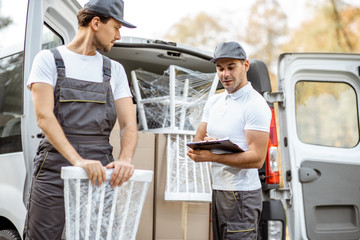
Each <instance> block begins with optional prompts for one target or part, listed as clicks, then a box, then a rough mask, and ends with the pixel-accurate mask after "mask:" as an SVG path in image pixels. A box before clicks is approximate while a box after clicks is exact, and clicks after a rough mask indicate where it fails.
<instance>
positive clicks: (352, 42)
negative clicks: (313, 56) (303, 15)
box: [283, 0, 360, 52]
mask: <svg viewBox="0 0 360 240" xmlns="http://www.w3.org/2000/svg"><path fill="white" fill-rule="evenodd" d="M314 7H315V6H314ZM315 12H316V15H315V16H314V18H312V19H310V20H309V21H306V22H304V23H303V24H302V25H301V26H300V27H299V28H298V29H297V30H296V31H294V32H293V33H292V34H291V37H290V40H289V42H288V43H287V44H285V45H284V46H283V51H284V52H289V51H291V52H293V51H296V52H298V51H302V52H360V41H359V38H360V8H359V6H358V7H356V6H351V5H349V4H345V3H343V2H341V1H339V0H326V1H325V2H324V4H322V5H321V6H320V7H319V8H318V11H315Z"/></svg>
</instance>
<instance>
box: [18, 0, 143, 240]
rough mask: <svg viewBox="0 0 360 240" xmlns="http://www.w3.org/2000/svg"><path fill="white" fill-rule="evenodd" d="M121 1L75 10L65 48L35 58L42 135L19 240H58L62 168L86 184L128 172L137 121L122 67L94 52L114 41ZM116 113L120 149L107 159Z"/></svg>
mask: <svg viewBox="0 0 360 240" xmlns="http://www.w3.org/2000/svg"><path fill="white" fill-rule="evenodd" d="M123 9H124V3H123V1H122V0H90V2H89V3H87V4H86V5H85V7H84V9H82V10H80V11H79V13H78V22H79V29H78V32H77V34H76V36H75V38H74V39H73V40H72V41H71V42H70V43H69V44H68V45H66V46H60V47H58V48H56V49H52V50H50V51H49V50H44V51H41V52H40V53H39V54H38V55H37V56H36V57H35V59H34V62H33V67H32V70H31V74H30V77H29V80H28V88H29V89H31V91H32V95H33V102H34V108H35V113H36V117H37V123H38V126H39V127H40V128H41V130H42V132H43V135H44V138H43V139H42V141H41V142H40V145H39V148H38V151H37V154H36V157H35V159H34V173H33V181H32V185H31V190H30V197H29V202H28V205H27V210H28V214H27V217H26V223H25V228H24V239H34V240H42V239H44V240H54V239H61V235H62V232H63V227H64V223H65V213H64V199H63V180H62V179H61V178H60V171H61V167H62V166H68V165H74V166H80V167H83V168H84V169H85V170H86V172H87V174H88V177H89V179H90V180H91V182H92V184H93V185H94V184H98V185H101V184H102V183H104V182H105V181H106V178H105V170H104V167H103V166H106V168H113V169H114V172H113V175H112V177H111V179H110V184H112V186H113V187H115V186H119V185H121V184H122V183H124V182H125V181H127V180H129V178H130V177H131V176H132V174H133V173H134V166H133V165H132V164H131V159H132V157H133V154H134V151H135V147H136V142H137V125H136V118H135V113H134V108H133V103H132V96H131V92H130V89H129V85H128V81H127V77H126V74H125V71H124V68H123V67H122V65H121V64H119V63H118V62H115V61H112V60H110V59H109V58H107V57H105V56H103V55H101V54H100V53H99V52H98V51H97V50H101V51H103V52H109V51H110V49H111V47H112V46H113V45H114V43H115V41H116V40H120V38H121V36H120V32H119V30H120V28H121V27H122V26H125V27H129V28H134V27H135V26H134V25H132V24H130V23H128V22H126V21H124V19H123ZM116 119H118V121H119V124H120V129H121V152H120V156H119V158H118V159H116V160H115V161H114V159H113V156H112V146H111V145H110V144H109V135H110V132H111V130H112V128H113V126H114V124H115V122H116Z"/></svg>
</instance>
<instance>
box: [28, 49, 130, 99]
mask: <svg viewBox="0 0 360 240" xmlns="http://www.w3.org/2000/svg"><path fill="white" fill-rule="evenodd" d="M57 49H58V50H59V52H60V54H61V57H62V58H63V60H64V64H65V72H66V77H69V78H74V79H78V80H86V81H92V82H102V81H103V69H102V67H103V58H102V55H101V54H100V53H98V52H96V54H95V55H93V56H87V55H81V54H77V53H75V52H73V51H71V50H69V49H68V48H67V47H66V46H60V47H58V48H57ZM56 81H57V70H56V65H55V59H54V55H53V54H52V53H51V52H50V50H43V51H40V52H39V53H38V54H37V55H36V57H35V59H34V62H33V65H32V69H31V72H30V76H29V79H28V82H27V87H28V88H29V89H30V88H31V84H33V83H36V82H41V83H48V84H50V85H52V86H53V87H55V85H56ZM110 85H111V88H112V91H113V94H114V99H115V100H117V99H119V98H124V97H132V95H131V92H130V88H129V84H128V79H127V76H126V73H125V70H124V67H123V66H122V65H121V64H120V63H118V62H116V61H113V60H111V79H110Z"/></svg>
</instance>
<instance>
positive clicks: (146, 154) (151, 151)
mask: <svg viewBox="0 0 360 240" xmlns="http://www.w3.org/2000/svg"><path fill="white" fill-rule="evenodd" d="M110 143H111V145H112V146H113V155H114V158H115V159H117V158H118V156H119V154H120V129H119V124H118V123H116V125H115V126H114V129H113V131H112V132H111V135H110ZM132 163H133V164H134V165H135V169H143V170H151V171H153V172H154V173H155V171H154V166H155V135H154V134H151V133H143V132H138V143H137V147H136V150H135V154H134V157H133V160H132ZM154 177H155V174H154V175H153V181H152V182H151V183H150V185H149V189H148V192H147V195H146V198H145V202H144V207H143V210H142V213H141V218H140V223H139V228H138V231H137V235H136V239H138V240H151V239H153V205H154V202H153V200H154Z"/></svg>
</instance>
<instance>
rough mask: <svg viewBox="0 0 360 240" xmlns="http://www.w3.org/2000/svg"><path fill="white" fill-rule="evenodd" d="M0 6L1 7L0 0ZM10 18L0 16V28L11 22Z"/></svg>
mask: <svg viewBox="0 0 360 240" xmlns="http://www.w3.org/2000/svg"><path fill="white" fill-rule="evenodd" d="M0 8H1V0H0ZM11 22H12V21H11V19H10V18H9V17H3V16H0V29H2V28H4V27H6V26H7V25H9V24H10V23H11Z"/></svg>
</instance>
